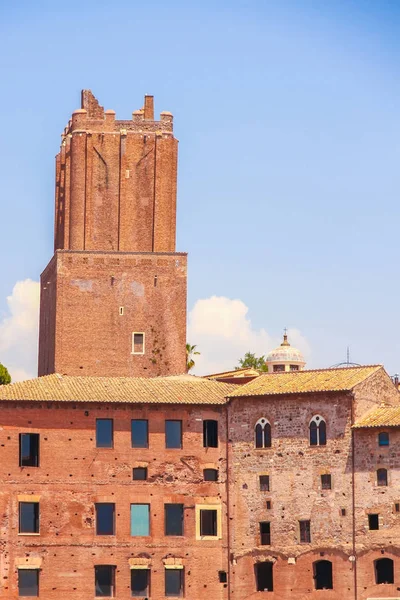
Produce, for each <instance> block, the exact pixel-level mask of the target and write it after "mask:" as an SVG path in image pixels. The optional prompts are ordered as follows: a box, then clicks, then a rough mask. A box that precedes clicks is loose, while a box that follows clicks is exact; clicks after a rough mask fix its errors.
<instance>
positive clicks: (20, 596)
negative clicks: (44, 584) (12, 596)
mask: <svg viewBox="0 0 400 600" xmlns="http://www.w3.org/2000/svg"><path fill="white" fill-rule="evenodd" d="M17 570H18V597H19V598H38V597H39V593H40V587H39V584H40V572H39V571H40V569H21V568H17ZM22 573H23V574H24V575H25V576H26V574H27V573H29V574H30V575H33V573H35V576H36V582H35V592H36V594H23V593H21V583H22V582H21V579H23V575H22ZM28 587H29V586H28Z"/></svg>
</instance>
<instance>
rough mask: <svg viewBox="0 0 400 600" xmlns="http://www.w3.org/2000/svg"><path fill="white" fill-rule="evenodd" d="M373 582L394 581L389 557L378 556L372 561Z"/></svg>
mask: <svg viewBox="0 0 400 600" xmlns="http://www.w3.org/2000/svg"><path fill="white" fill-rule="evenodd" d="M374 567H375V583H394V575H393V561H392V559H391V558H378V560H376V561H375V562H374Z"/></svg>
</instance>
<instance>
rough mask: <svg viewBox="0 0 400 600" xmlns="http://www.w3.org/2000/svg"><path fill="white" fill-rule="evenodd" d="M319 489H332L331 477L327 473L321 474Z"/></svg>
mask: <svg viewBox="0 0 400 600" xmlns="http://www.w3.org/2000/svg"><path fill="white" fill-rule="evenodd" d="M321 489H323V490H331V489H332V477H331V475H330V474H329V473H325V474H324V475H321Z"/></svg>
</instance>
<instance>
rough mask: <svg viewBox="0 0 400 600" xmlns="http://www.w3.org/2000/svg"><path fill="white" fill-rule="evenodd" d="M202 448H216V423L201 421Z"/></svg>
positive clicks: (209, 420) (210, 420)
mask: <svg viewBox="0 0 400 600" xmlns="http://www.w3.org/2000/svg"><path fill="white" fill-rule="evenodd" d="M203 446H204V448H218V421H214V420H212V419H208V420H206V421H203Z"/></svg>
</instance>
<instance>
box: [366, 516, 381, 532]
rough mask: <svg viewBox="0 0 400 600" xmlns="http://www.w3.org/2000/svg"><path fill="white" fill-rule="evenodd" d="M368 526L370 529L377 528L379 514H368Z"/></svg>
mask: <svg viewBox="0 0 400 600" xmlns="http://www.w3.org/2000/svg"><path fill="white" fill-rule="evenodd" d="M368 527H369V529H371V530H376V529H379V515H376V514H375V515H368Z"/></svg>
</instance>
